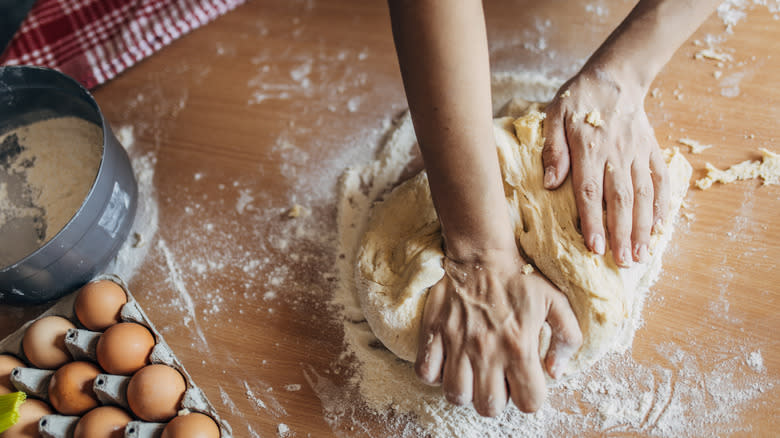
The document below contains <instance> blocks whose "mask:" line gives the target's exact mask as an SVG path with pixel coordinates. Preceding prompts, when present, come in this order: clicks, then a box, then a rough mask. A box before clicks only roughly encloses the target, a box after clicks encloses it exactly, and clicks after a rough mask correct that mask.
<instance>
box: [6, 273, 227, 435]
mask: <svg viewBox="0 0 780 438" xmlns="http://www.w3.org/2000/svg"><path fill="white" fill-rule="evenodd" d="M97 280H111V281H113V282H115V283H117V284H118V285H119V286H121V287H122V289H123V290H124V291H125V294H126V295H127V303H126V304H125V305H124V306H123V307H122V310H121V313H120V319H121V321H120V322H135V323H138V324H141V325H143V326H145V327H146V328H148V329H149V330H150V331H151V332H152V334H153V335H154V339H155V342H156V343H155V346H154V348H153V350H152V353H151V355H150V357H149V360H150V362H151V363H152V364H164V365H168V366H170V367H173V368H174V369H176V370H177V371H179V372H180V373H181V375H182V376H183V377H184V380H185V382H186V384H187V389H186V391H185V393H184V397H183V399H182V402H181V410H180V412H179V414H180V415H184V414H186V413H189V412H200V413H203V414H206V415H208V416H210V417H211V418H212V419H214V421H215V422H216V423H217V425H218V426H219V429H220V433H221V438H232V437H233V433H232V430H231V428H230V425H229V424H227V422H225V421H224V420H222V419H221V418H220V417H219V415H217V412H216V410H215V409H214V407H213V406H212V405H211V403H210V402H209V401H208V399H207V398H206V395H205V394H204V393H203V391H202V390H201V389H200V388H199V387H198V386H197V385H196V384H195V382H194V381H193V380H192V377H191V376H190V374H189V373H188V372H187V370H186V369H185V368H184V366H183V365H182V364H181V362H180V361H179V360H178V359H177V358H176V355H175V354H174V353H173V351H172V350H171V348H170V347H169V346H168V344H167V343H166V342H165V340H164V339H163V336H162V334H161V333H160V332H159V331H158V330H157V329H156V328H155V327H154V324H152V322H151V321H150V320H149V318H148V317H147V316H146V314H145V313H144V311H143V310H142V309H141V306H139V305H138V302H137V301H136V300H135V298H133V296H132V294H131V293H130V291H129V290H128V289H127V286H126V285H125V283H124V282H123V281H122V280H121V279H120V278H119V277H117V276H114V275H102V276H99V277H97V278H95V279H94V281H97ZM76 296H77V294H76V293H73V294H70V295H68V296H65V297H64V298H62V299H60V300H59V301H57V302H56V303H55V304H54V305H53V306H52V307H50V308H49V309H48V310H47V311H46V312H44V313H43V314H41V315H40V316H39V317H38V318H42V317H45V316H50V315H56V316H62V317H64V318H67V319H68V320H69V321H71V322H72V323H73V324H74V325H75V326H76V327H77V328H76V329H70V330H68V333H67V335H66V337H65V345H66V347H67V348H68V351H69V352H70V354H71V356H72V357H73V360H87V361H90V362H92V363H95V364H97V355H96V348H97V343H98V340H99V339H100V336H101V334H102V333H101V332H93V331H90V330H87V329H85V328H84V326H83V325H82V324H81V323H80V322H79V321H78V319H77V318H76V314H75V312H74V310H73V305H74V303H75V301H76ZM33 322H34V320H33V321H28V322H27V323H25V324H24V325H23V326H22V327H21V328H20V329H19V330H17V331H15V332H13V333H12V334H10V335H9V336H8V337H6V338H5V339H3V340H2V341H0V354H4V353H5V354H12V355H14V356H16V357H17V358H19V359H20V360H22V361H23V362H25V363H27V364H29V363H30V362H29V361H28V360H27V358H26V357H25V355H24V351H23V349H22V340H23V339H24V334H25V332H26V330H27V328H28V327H29V326H30V325H31V324H32V323H33ZM54 372H55V371H54V370H41V369H37V368H34V367H32V365H31V367H30V368H22V367H19V368H16V369H14V370H13V372H12V373H11V383H12V384H13V385H14V386H15V387H16V389H17V390H19V391H24V392H25V393H27V394H28V395H29V396H31V397H35V398H38V399H41V400H46V401H48V387H49V380H50V379H51V376H52V375H53V374H54ZM131 377H132V376H117V375H111V374H100V375H98V376H97V377H96V378H95V381H94V385H93V390H94V391H95V395H96V396H97V398H98V400H99V401H100V404H101V405H115V406H121V407H123V408H124V409H125V410H126V411H127V412H128V413H129V414H131V415H133V414H132V411H131V410H130V407H129V405H128V402H127V386H128V383H129V382H130V378H131ZM133 416H134V415H133ZM80 418H81V417H78V416H67V415H59V414H54V415H47V416H45V417H43V418H41V420H40V422H39V423H38V428H39V431H40V434H41V436H43V437H44V438H71V437H72V436H73V431H74V429H75V428H76V424H77V423H78V421H79V419H80ZM166 424H167V423H149V422H145V421H140V420H139V421H131V422H130V423H129V424H128V425H127V427H125V438H159V437H160V436H161V435H162V431H163V429H164V428H165V425H166Z"/></svg>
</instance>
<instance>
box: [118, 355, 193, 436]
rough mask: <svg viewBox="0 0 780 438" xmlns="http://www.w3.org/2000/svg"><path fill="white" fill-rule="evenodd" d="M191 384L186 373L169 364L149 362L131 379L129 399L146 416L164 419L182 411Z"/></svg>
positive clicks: (129, 402) (147, 419)
mask: <svg viewBox="0 0 780 438" xmlns="http://www.w3.org/2000/svg"><path fill="white" fill-rule="evenodd" d="M186 389H187V385H186V383H185V382H184V377H182V375H181V374H180V373H179V372H178V371H176V370H175V369H173V368H171V367H169V366H167V365H158V364H155V365H148V366H145V367H143V368H141V369H140V370H139V371H138V372H137V373H135V375H134V376H133V377H132V378H131V379H130V384H128V386H127V402H128V404H129V405H130V410H132V411H133V413H134V414H135V415H137V416H139V417H140V418H141V419H142V420H146V421H156V422H163V421H168V420H170V419H171V418H173V417H174V416H175V415H176V413H177V412H178V411H179V407H180V405H181V399H182V397H184V391H185V390H186Z"/></svg>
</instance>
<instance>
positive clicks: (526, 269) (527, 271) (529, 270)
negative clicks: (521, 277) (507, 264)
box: [520, 263, 534, 275]
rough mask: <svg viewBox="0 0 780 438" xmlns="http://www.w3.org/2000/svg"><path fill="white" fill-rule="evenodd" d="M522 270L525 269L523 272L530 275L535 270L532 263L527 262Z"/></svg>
mask: <svg viewBox="0 0 780 438" xmlns="http://www.w3.org/2000/svg"><path fill="white" fill-rule="evenodd" d="M520 270H521V271H523V274H525V275H528V274H530V273H532V272H534V267H533V266H531V264H530V263H526V264H524V265H523V267H522V268H520Z"/></svg>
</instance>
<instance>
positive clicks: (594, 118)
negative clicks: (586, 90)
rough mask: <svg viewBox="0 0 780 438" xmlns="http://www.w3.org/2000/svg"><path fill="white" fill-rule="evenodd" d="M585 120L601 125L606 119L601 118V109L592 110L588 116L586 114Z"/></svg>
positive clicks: (591, 123)
mask: <svg viewBox="0 0 780 438" xmlns="http://www.w3.org/2000/svg"><path fill="white" fill-rule="evenodd" d="M585 121H586V122H587V123H588V124H590V125H592V126H595V127H599V126H601V125H603V124H604V121H603V120H601V113H600V112H599V110H592V111H591V112H589V113H588V115H587V116H585Z"/></svg>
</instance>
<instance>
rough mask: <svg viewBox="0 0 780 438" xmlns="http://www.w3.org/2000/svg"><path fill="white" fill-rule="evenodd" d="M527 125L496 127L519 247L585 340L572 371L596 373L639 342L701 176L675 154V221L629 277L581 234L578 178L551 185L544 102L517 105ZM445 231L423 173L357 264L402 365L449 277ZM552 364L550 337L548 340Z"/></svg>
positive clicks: (375, 216)
mask: <svg viewBox="0 0 780 438" xmlns="http://www.w3.org/2000/svg"><path fill="white" fill-rule="evenodd" d="M509 110H510V111H511V112H512V113H514V114H515V115H519V116H520V117H519V118H514V117H503V118H498V119H495V120H494V132H495V137H496V145H497V148H498V157H499V161H500V165H501V173H502V176H503V179H504V191H505V195H506V201H507V207H508V209H509V212H510V215H511V218H512V221H513V226H514V230H515V236H516V237H517V243H518V246H519V247H520V248H521V249H522V251H523V252H524V253H525V254H526V255H527V256H528V258H529V259H530V260H531V261H532V263H533V265H534V266H535V268H536V269H538V270H540V271H541V272H542V274H544V275H545V276H546V277H547V278H549V279H550V280H551V281H552V282H553V283H554V284H555V285H556V286H557V287H558V288H560V289H561V290H562V291H563V292H564V293H565V294H566V296H567V297H568V299H569V302H570V303H571V305H572V309H573V310H574V313H575V314H576V316H577V320H578V321H579V325H580V329H581V330H582V334H583V338H584V339H583V345H582V348H580V350H579V351H578V352H577V353H576V354H575V356H574V357H573V358H572V360H571V362H570V364H569V368H568V370H567V371H566V373H567V374H570V373H572V372H574V371H577V370H580V369H582V368H584V367H587V366H588V365H590V364H591V363H593V362H594V361H596V360H597V359H598V358H600V357H601V356H603V354H605V353H606V352H608V351H610V350H611V349H613V348H614V347H615V346H616V344H617V343H619V341H620V340H621V339H622V338H624V337H625V336H626V332H627V331H630V332H631V333H630V334H629V336H630V335H631V334H633V330H634V327H633V323H634V321H633V319H634V316H635V314H636V312H638V311H639V308H640V307H641V298H642V297H641V291H642V290H643V289H644V290H646V289H647V287H649V285H650V284H651V283H652V282H654V281H655V278H656V277H657V275H658V272H659V271H660V264H661V254H662V253H663V250H664V248H665V247H666V244H667V243H668V242H669V239H670V237H671V232H672V226H671V225H670V224H672V223H673V219H674V217H675V216H676V214H677V212H678V211H679V209H680V204H681V202H682V198H683V196H684V195H685V193H686V192H687V189H688V185H689V180H690V177H691V166H690V164H688V162H687V161H686V160H685V158H684V157H683V156H682V155H681V154H680V153H679V151H678V150H676V149H675V150H672V151H669V150H667V151H666V152H665V153H666V161H667V165H668V167H669V174H670V179H671V187H672V199H671V202H672V205H671V208H670V209H669V217H667V218H664V219H665V220H664V224H666V226H665V227H664V229H663V230H662V231H661V232H659V233H656V234H654V235H653V236H652V240H651V244H650V253H651V260H650V261H649V262H647V263H644V264H636V263H635V264H633V265H632V267H630V268H627V269H620V268H618V267H617V265H616V264H615V262H614V259H613V257H612V253H611V252H610V251H609V249H608V250H607V253H606V254H605V255H603V256H602V255H596V254H593V253H591V252H590V251H589V250H588V249H587V248H586V247H585V244H584V242H583V238H582V235H581V234H580V232H579V231H578V227H577V225H578V215H577V208H576V204H575V200H574V192H573V190H572V186H571V178H568V179H567V180H566V182H565V183H564V184H563V185H562V187H560V188H559V189H557V190H555V191H548V190H546V189H544V187H543V170H542V169H543V166H542V147H543V144H544V139H543V137H542V121H543V119H544V113H543V112H541V106H540V105H539V104H528V103H522V102H521V103H514V104H512V105H510V106H509ZM443 258H444V253H443V252H442V238H441V227H440V225H439V221H438V218H437V216H436V211H435V209H434V207H433V202H432V200H431V194H430V189H429V187H428V179H427V175H426V173H425V172H424V171H423V172H421V173H419V174H418V175H417V176H415V177H413V178H411V179H410V180H408V181H406V182H404V183H403V184H401V185H399V186H398V187H397V188H395V189H394V190H393V191H392V192H390V193H389V194H388V195H387V196H386V197H385V199H384V200H383V201H380V202H377V203H376V204H374V206H373V208H372V212H371V217H370V219H369V223H368V226H367V228H366V232H365V234H364V236H363V239H362V241H361V245H360V249H359V252H358V257H357V267H356V273H355V274H356V275H355V277H356V282H357V289H358V291H357V292H358V296H359V299H360V304H361V307H362V309H363V312H364V314H365V317H366V320H367V321H368V323H369V325H370V326H371V329H372V330H373V332H374V334H375V335H376V336H377V338H379V340H380V341H381V342H382V343H383V344H384V345H385V346H386V347H387V348H388V349H389V350H390V351H392V352H393V353H395V354H396V355H397V356H398V357H400V358H402V359H404V360H407V361H414V359H415V356H416V352H417V344H418V337H419V330H420V321H421V318H422V312H423V307H424V305H425V300H426V298H427V295H428V289H429V288H430V287H431V286H433V285H434V284H435V283H436V282H438V281H439V280H440V279H441V278H442V277H443V276H444V270H443V268H442V261H443ZM541 337H542V339H541V342H540V349H541V350H542V351H540V353H541V355H542V357H543V356H544V353H545V351H546V348H547V347H546V346H547V345H549V330H543V331H542V333H541Z"/></svg>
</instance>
